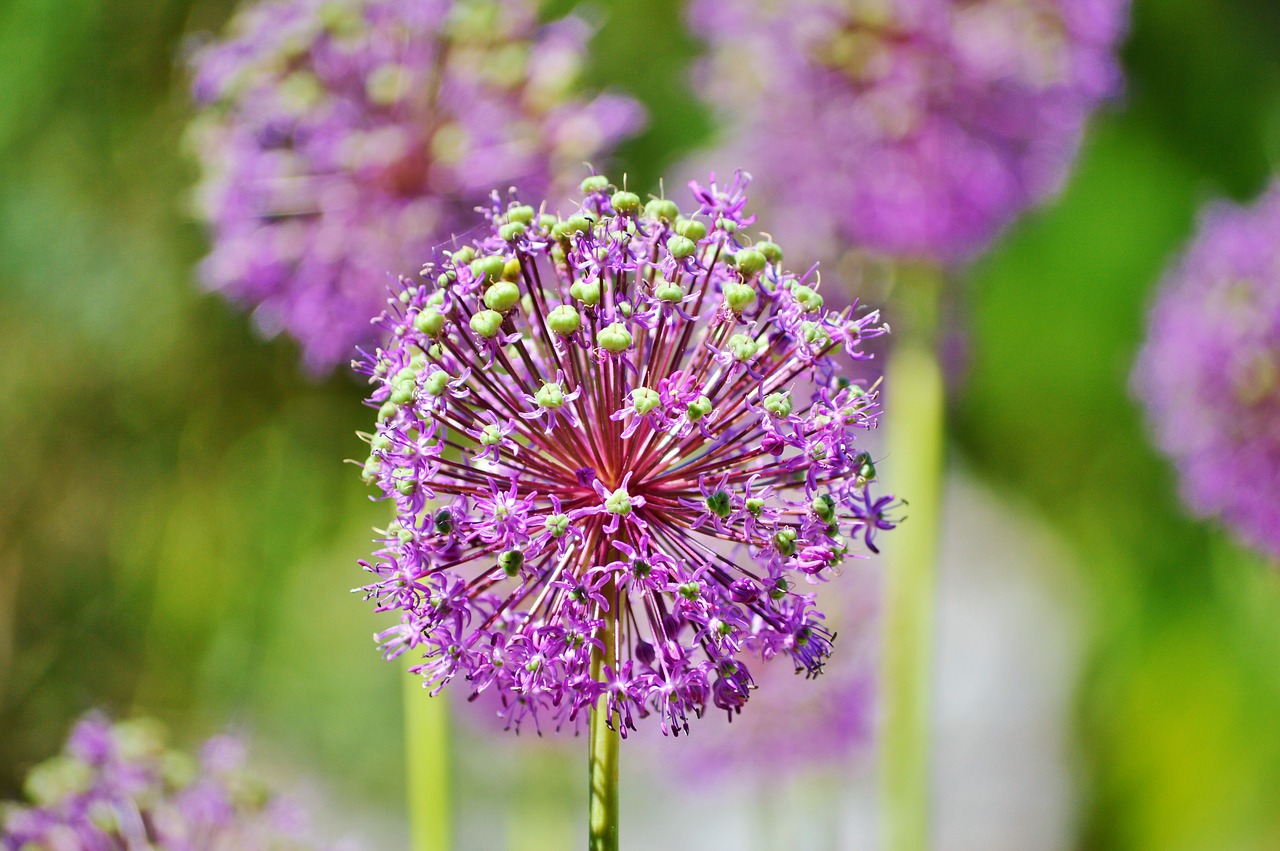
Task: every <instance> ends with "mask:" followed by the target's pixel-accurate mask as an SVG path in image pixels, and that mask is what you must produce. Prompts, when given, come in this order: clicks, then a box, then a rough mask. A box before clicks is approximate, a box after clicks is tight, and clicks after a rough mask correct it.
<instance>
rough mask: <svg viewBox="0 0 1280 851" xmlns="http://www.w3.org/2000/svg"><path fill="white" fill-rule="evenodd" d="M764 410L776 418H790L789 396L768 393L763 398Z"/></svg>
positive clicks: (788, 394) (785, 393) (786, 394)
mask: <svg viewBox="0 0 1280 851" xmlns="http://www.w3.org/2000/svg"><path fill="white" fill-rule="evenodd" d="M764 409H765V410H766V411H768V412H769V413H771V414H773V415H774V416H775V417H778V418H783V417H789V416H791V394H790V393H788V392H785V391H784V392H781V393H770V394H769V395H768V396H765V397H764Z"/></svg>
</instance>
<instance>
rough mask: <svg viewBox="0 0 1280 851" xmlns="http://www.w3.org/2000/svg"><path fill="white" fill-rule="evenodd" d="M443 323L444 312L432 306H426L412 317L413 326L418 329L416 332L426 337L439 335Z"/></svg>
mask: <svg viewBox="0 0 1280 851" xmlns="http://www.w3.org/2000/svg"><path fill="white" fill-rule="evenodd" d="M444 324H445V318H444V314H443V313H441V312H440V311H438V310H436V309H435V308H434V307H428V308H427V309H426V310H423V311H421V312H419V313H418V315H417V316H415V317H414V318H413V327H414V328H417V329H418V333H420V334H426V335H427V336H428V337H439V336H440V332H442V331H444Z"/></svg>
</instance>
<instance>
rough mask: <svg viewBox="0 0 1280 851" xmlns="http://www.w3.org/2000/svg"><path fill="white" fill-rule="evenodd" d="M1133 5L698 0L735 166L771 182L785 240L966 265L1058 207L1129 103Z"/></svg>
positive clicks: (1060, 0)
mask: <svg viewBox="0 0 1280 851" xmlns="http://www.w3.org/2000/svg"><path fill="white" fill-rule="evenodd" d="M1127 13H1128V2H1127V0H794V2H793V0H787V2H782V0H695V2H694V3H693V5H692V7H691V11H690V27H691V29H693V30H694V32H695V33H698V34H700V35H702V36H703V37H704V38H706V39H707V40H708V41H709V42H710V57H709V59H708V61H707V62H706V63H705V66H704V67H703V69H702V72H701V74H700V77H701V80H700V85H701V88H702V91H703V93H704V94H705V96H706V97H707V98H708V100H710V101H711V102H712V103H715V104H720V105H724V106H726V107H728V109H727V110H726V112H725V116H724V119H725V125H726V126H727V127H728V128H729V131H728V133H727V135H726V138H725V143H726V149H725V150H724V151H722V152H720V154H719V157H720V158H725V159H731V160H733V161H735V162H741V163H742V164H743V165H745V166H746V167H747V168H748V169H749V170H751V171H753V172H754V173H756V174H759V175H762V176H764V181H763V185H762V186H761V187H760V188H761V189H762V192H763V196H764V200H765V203H766V205H767V206H768V207H769V208H770V210H771V211H772V212H773V213H775V214H776V220H775V224H774V226H775V227H777V228H778V229H779V231H778V232H779V234H780V235H781V236H783V237H785V238H786V239H787V240H789V241H796V242H799V241H800V240H804V242H803V243H801V244H803V245H804V246H805V247H806V248H807V249H809V250H813V251H816V252H819V253H825V254H828V255H830V254H831V253H832V249H833V247H835V246H841V245H846V244H849V243H852V244H853V245H854V246H856V247H859V248H869V249H873V250H876V251H880V252H883V253H887V254H891V255H894V256H897V257H911V258H920V259H926V260H931V261H939V262H955V261H962V260H964V259H965V258H967V257H970V256H972V255H973V254H975V253H977V252H979V251H981V250H982V249H983V248H984V247H985V246H986V245H987V244H988V243H989V242H990V241H991V240H992V239H993V238H994V237H995V236H996V235H997V234H998V233H999V232H1000V231H1001V230H1002V229H1003V228H1004V227H1005V226H1006V225H1007V224H1008V223H1009V222H1010V221H1011V220H1012V219H1013V218H1014V217H1015V216H1016V215H1018V214H1019V213H1020V212H1022V211H1023V210H1025V209H1026V208H1027V207H1029V206H1031V205H1033V204H1035V203H1037V202H1039V201H1043V200H1045V199H1046V198H1048V197H1049V196H1051V195H1053V194H1054V193H1056V192H1057V191H1058V189H1059V187H1060V186H1061V184H1062V183H1063V181H1064V178H1065V176H1066V173H1067V170H1068V168H1069V166H1070V164H1071V161H1072V159H1073V158H1074V156H1075V153H1076V150H1077V148H1078V147H1079V143H1080V138H1081V134H1082V131H1083V127H1084V125H1085V122H1086V120H1087V118H1088V116H1089V114H1090V112H1091V111H1092V110H1093V109H1094V108H1096V107H1097V106H1098V104H1099V102H1100V101H1101V100H1102V99H1104V98H1106V97H1108V96H1110V95H1113V94H1114V93H1115V92H1116V91H1117V90H1118V88H1119V84H1120V72H1119V69H1118V66H1117V63H1116V60H1115V56H1114V49H1115V46H1116V43H1117V41H1118V40H1119V38H1120V36H1121V34H1122V32H1123V31H1124V28H1125V22H1126V17H1127Z"/></svg>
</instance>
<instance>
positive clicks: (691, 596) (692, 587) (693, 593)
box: [680, 580, 702, 602]
mask: <svg viewBox="0 0 1280 851" xmlns="http://www.w3.org/2000/svg"><path fill="white" fill-rule="evenodd" d="M680 596H681V597H684V598H685V599H686V600H689V601H690V602H692V601H693V600H696V599H698V598H699V597H701V596H702V583H701V582H698V581H697V580H691V581H689V582H686V583H684V584H683V585H681V586H680Z"/></svg>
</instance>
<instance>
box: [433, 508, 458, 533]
mask: <svg viewBox="0 0 1280 851" xmlns="http://www.w3.org/2000/svg"><path fill="white" fill-rule="evenodd" d="M431 519H432V522H434V523H435V527H436V531H437V532H439V533H440V534H441V535H448V534H449V533H450V532H452V531H453V512H452V511H450V510H449V509H447V508H442V509H440V510H439V511H437V512H436V514H435V517H433V518H431Z"/></svg>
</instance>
